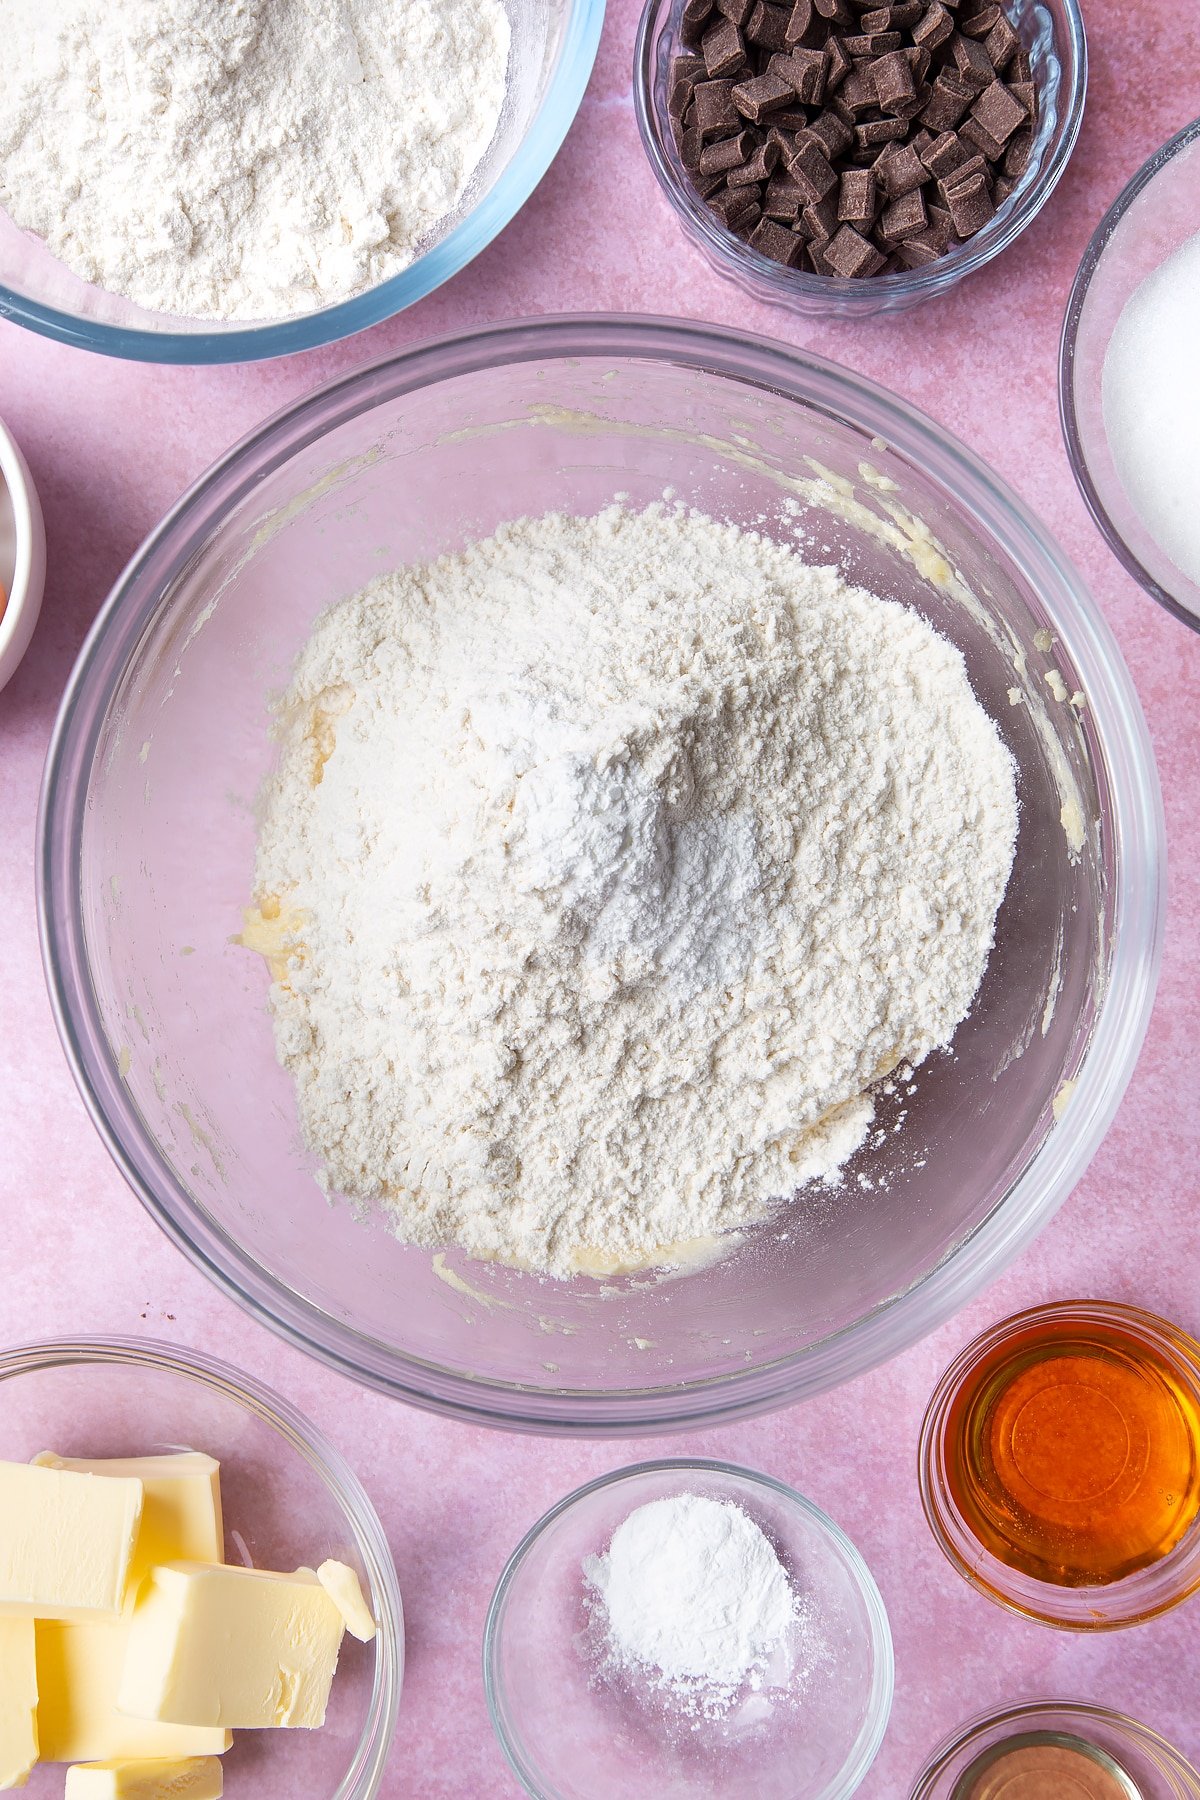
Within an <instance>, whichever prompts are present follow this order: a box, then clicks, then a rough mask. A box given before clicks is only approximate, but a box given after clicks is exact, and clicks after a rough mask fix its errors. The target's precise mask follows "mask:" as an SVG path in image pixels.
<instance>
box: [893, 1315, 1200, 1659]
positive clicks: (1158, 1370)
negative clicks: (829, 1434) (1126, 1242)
mask: <svg viewBox="0 0 1200 1800" xmlns="http://www.w3.org/2000/svg"><path fill="white" fill-rule="evenodd" d="M920 1479H921V1500H922V1503H923V1505H924V1507H925V1515H926V1517H927V1519H928V1520H929V1524H930V1527H931V1529H932V1531H933V1534H934V1537H935V1538H936V1539H937V1541H938V1543H939V1544H940V1546H941V1548H942V1549H943V1550H944V1552H945V1553H946V1555H947V1556H948V1557H949V1559H950V1561H951V1562H952V1563H954V1565H955V1566H956V1568H957V1569H958V1570H959V1572H960V1573H961V1574H963V1575H965V1576H966V1578H967V1580H968V1581H970V1582H972V1583H973V1584H974V1585H975V1586H976V1587H977V1588H979V1589H980V1590H981V1591H982V1592H983V1593H985V1594H987V1595H988V1597H989V1598H990V1599H992V1600H995V1601H996V1602H998V1604H999V1605H1001V1606H1006V1607H1008V1608H1009V1609H1010V1610H1011V1611H1013V1612H1018V1613H1023V1614H1024V1615H1025V1616H1026V1617H1028V1618H1031V1619H1038V1620H1041V1621H1042V1622H1043V1623H1045V1624H1047V1625H1058V1626H1062V1627H1065V1628H1068V1629H1071V1630H1077V1631H1105V1630H1112V1629H1114V1628H1116V1627H1118V1626H1122V1625H1135V1624H1137V1623H1139V1622H1140V1621H1141V1620H1143V1619H1150V1618H1153V1617H1154V1616H1155V1615H1156V1614H1158V1613H1162V1612H1166V1611H1167V1609H1168V1608H1169V1607H1172V1606H1176V1605H1178V1603H1179V1602H1180V1601H1181V1600H1184V1599H1186V1598H1187V1596H1188V1595H1189V1594H1192V1593H1195V1592H1196V1591H1197V1589H1200V1523H1198V1521H1200V1344H1197V1343H1196V1342H1195V1340H1194V1339H1192V1338H1190V1337H1188V1336H1187V1334H1186V1333H1185V1332H1182V1331H1180V1330H1179V1329H1178V1328H1177V1327H1176V1326H1174V1325H1171V1324H1169V1323H1168V1322H1167V1321H1166V1320H1165V1319H1160V1318H1156V1317H1155V1316H1154V1315H1153V1314H1151V1313H1146V1312H1142V1311H1140V1310H1139V1309H1138V1308H1136V1307H1131V1306H1121V1305H1117V1304H1115V1303H1111V1302H1105V1301H1090V1300H1088V1301H1085V1300H1072V1301H1065V1302H1063V1303H1061V1304H1057V1305H1052V1306H1040V1307H1035V1308H1034V1309H1033V1310H1032V1311H1030V1312H1024V1313H1018V1314H1016V1315H1015V1316H1014V1317H1013V1318H1010V1319H1005V1320H1003V1321H1002V1322H1001V1323H1000V1324H998V1325H994V1326H993V1327H992V1328H991V1330H989V1331H986V1332H984V1334H983V1335H982V1336H981V1337H978V1338H976V1340H975V1342H974V1343H972V1344H969V1345H968V1346H967V1348H966V1349H965V1350H964V1351H963V1352H962V1354H961V1356H959V1357H958V1359H957V1360H956V1361H955V1362H954V1363H952V1364H951V1366H950V1368H948V1369H947V1370H946V1373H945V1374H944V1375H943V1376H942V1379H941V1381H940V1382H939V1383H938V1386H937V1389H936V1390H935V1392H934V1395H933V1398H932V1400H931V1401H930V1403H929V1407H928V1410H927V1411H926V1414H925V1420H924V1424H923V1425H922V1428H921V1449H920Z"/></svg>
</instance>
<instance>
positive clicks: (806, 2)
mask: <svg viewBox="0 0 1200 1800" xmlns="http://www.w3.org/2000/svg"><path fill="white" fill-rule="evenodd" d="M828 30H829V27H828V26H827V25H826V23H825V20H824V19H823V18H822V17H821V15H820V13H819V12H818V11H817V9H816V7H815V6H814V5H813V0H795V5H794V6H793V7H792V11H791V16H790V18H789V19H788V26H787V33H786V36H787V41H788V44H789V45H792V46H794V45H796V44H802V45H804V47H805V48H806V49H810V50H819V49H821V48H822V46H823V45H824V42H825V38H826V36H827V34H828Z"/></svg>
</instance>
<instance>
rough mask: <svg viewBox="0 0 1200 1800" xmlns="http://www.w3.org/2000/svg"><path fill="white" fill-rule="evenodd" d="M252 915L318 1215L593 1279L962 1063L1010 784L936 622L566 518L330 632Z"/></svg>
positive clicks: (810, 1161)
mask: <svg viewBox="0 0 1200 1800" xmlns="http://www.w3.org/2000/svg"><path fill="white" fill-rule="evenodd" d="M278 730H279V736H280V757H279V764H278V768H277V770H276V772H275V774H274V776H273V777H272V779H271V780H270V782H269V784H268V787H267V790H266V792H265V794H264V797H263V806H262V817H261V826H260V836H259V846H258V859H257V867H256V902H257V904H256V907H255V909H253V910H252V912H251V913H250V915H249V916H248V920H247V928H246V931H245V933H244V937H243V941H244V942H246V943H247V944H248V945H250V946H251V947H254V948H258V949H261V950H263V951H264V952H265V953H267V955H268V956H269V958H270V960H271V966H272V970H273V973H274V975H275V980H274V983H273V986H272V989H271V1007H272V1013H273V1018H274V1027H275V1040H276V1048H277V1051H278V1054H279V1057H280V1059H281V1061H282V1062H283V1063H284V1065H285V1066H286V1067H287V1068H288V1069H289V1070H290V1072H291V1073H292V1075H293V1077H294V1079H295V1084H296V1094H297V1100H298V1104H299V1111H300V1119H301V1123H302V1127H303V1130H304V1133H305V1137H306V1139H307V1141H308V1143H309V1145H310V1146H311V1147H312V1149H313V1150H314V1151H315V1152H316V1153H317V1155H318V1156H319V1158H320V1159H321V1163H322V1166H323V1171H324V1174H323V1179H324V1180H325V1181H326V1182H327V1184H328V1185H329V1187H330V1188H331V1189H334V1190H337V1191H339V1192H341V1193H342V1194H344V1195H347V1196H349V1197H350V1198H351V1199H352V1200H357V1201H362V1202H366V1203H370V1204H373V1205H378V1206H381V1207H382V1208H383V1209H384V1212H385V1216H386V1217H387V1219H388V1221H389V1223H390V1224H391V1226H392V1228H393V1229H394V1230H395V1232H396V1233H397V1235H398V1236H400V1237H401V1238H402V1239H404V1240H405V1241H406V1242H410V1243H415V1244H423V1245H428V1246H430V1247H435V1248H442V1247H445V1246H447V1245H457V1246H460V1247H461V1248H463V1249H464V1250H466V1251H467V1252H468V1253H469V1254H471V1255H474V1256H477V1257H484V1258H494V1259H498V1260H501V1261H504V1262H508V1263H512V1264H515V1265H518V1266H522V1267H526V1268H532V1269H536V1270H540V1271H543V1272H546V1273H549V1274H552V1275H556V1276H566V1275H570V1274H572V1273H576V1272H579V1271H580V1270H591V1271H597V1270H603V1269H620V1268H633V1267H638V1266H646V1265H648V1264H653V1263H655V1262H662V1261H670V1260H671V1259H672V1247H677V1246H678V1245H680V1244H681V1243H686V1242H689V1241H693V1240H696V1239H700V1238H705V1237H708V1236H712V1235H717V1234H721V1233H724V1232H727V1231H730V1230H733V1229H737V1228H741V1227H743V1226H746V1225H748V1224H752V1223H754V1222H756V1221H758V1220H761V1219H763V1218H764V1217H766V1216H767V1215H768V1214H769V1213H770V1212H771V1211H772V1209H775V1208H778V1206H779V1205H780V1204H781V1203H783V1202H785V1201H787V1200H788V1199H789V1198H790V1197H791V1196H793V1195H795V1194H796V1192H797V1190H798V1189H800V1188H801V1187H802V1186H803V1185H804V1184H805V1183H807V1182H812V1181H825V1182H828V1181H833V1180H836V1178H837V1171H838V1170H839V1169H840V1167H841V1166H842V1164H843V1163H844V1162H845V1161H846V1159H847V1157H848V1156H849V1155H850V1154H851V1153H852V1152H853V1151H854V1150H855V1149H856V1148H857V1147H858V1145H859V1144H860V1143H861V1142H862V1141H863V1139H864V1138H865V1136H866V1134H867V1132H868V1129H869V1127H870V1123H871V1120H872V1116H873V1109H872V1089H873V1086H874V1084H875V1083H877V1082H878V1081H880V1080H881V1079H882V1078H884V1077H886V1076H887V1075H888V1073H889V1072H890V1071H892V1070H894V1069H895V1068H897V1066H898V1065H900V1064H902V1063H906V1064H909V1065H915V1064H917V1063H919V1062H920V1061H921V1060H922V1059H923V1058H924V1057H926V1056H928V1055H929V1054H930V1052H931V1051H933V1050H935V1049H937V1048H938V1047H939V1046H941V1045H944V1044H946V1043H948V1042H949V1040H950V1038H951V1037H952V1036H953V1033H954V1031H955V1028H956V1027H957V1025H958V1024H959V1023H960V1021H961V1020H962V1019H963V1018H964V1016H965V1015H966V1013H967V1011H968V1009H969V1008H970V1005H971V1002H972V1000H973V998H974V996H975V993H976V990H977V989H978V987H979V983H980V980H981V978H982V976H983V972H984V969H985V966H986V964H987V959H988V954H989V951H990V949H991V945H992V934H993V926H994V920H995V916H996V910H997V908H998V906H999V904H1000V901H1001V899H1002V897H1003V894H1004V890H1005V886H1006V883H1007V881H1008V875H1009V870H1010V868H1011V865H1012V859H1013V849H1014V843H1015V838H1016V829H1017V805H1016V793H1015V782H1014V767H1013V763H1012V759H1011V757H1010V756H1009V754H1008V752H1007V750H1006V749H1005V747H1004V745H1003V743H1002V742H1001V739H1000V737H999V734H998V733H997V731H996V728H995V726H994V725H993V723H992V722H991V720H990V719H989V718H988V716H987V714H986V713H985V712H984V711H983V709H982V707H981V706H980V705H979V703H978V702H977V700H976V699H975V696H974V695H973V693H972V691H971V687H970V684H969V681H968V679H967V674H966V670H965V667H964V664H963V660H962V657H961V656H960V654H959V653H958V651H957V650H955V649H954V648H953V647H952V646H951V645H950V644H949V643H947V642H946V641H945V639H943V638H942V637H940V636H939V635H938V634H937V633H936V632H935V631H934V630H933V629H932V628H931V627H930V626H929V625H928V624H926V623H925V621H924V620H922V619H921V618H920V617H919V616H918V615H917V614H916V613H914V612H912V611H910V610H909V609H907V608H905V607H903V606H900V605H898V604H896V603H895V602H892V601H888V600H881V599H878V598H876V597H875V596H873V595H871V594H869V593H866V592H864V591H863V590H862V589H860V588H855V587H852V586H851V585H849V584H848V583H847V582H846V581H845V580H844V579H843V578H842V577H841V575H839V573H838V572H837V571H836V570H834V569H831V568H813V567H810V566H808V565H806V564H805V563H804V562H803V561H802V560H801V559H800V557H799V556H798V555H797V554H796V553H795V552H794V551H792V550H790V549H789V548H787V547H785V546H783V545H780V544H777V543H775V542H772V541H771V540H770V539H769V538H767V537H764V536H760V535H758V534H756V533H754V532H749V531H742V530H739V529H737V528H736V527H734V526H730V525H722V524H718V523H715V522H714V521H713V520H711V519H707V518H703V517H701V516H699V515H697V514H696V513H693V512H689V511H686V510H683V509H680V508H673V507H669V506H665V505H657V506H651V507H649V508H648V509H646V510H645V511H643V512H633V511H630V510H627V509H624V508H622V507H619V506H614V507H610V508H608V509H607V510H605V511H603V512H601V513H599V514H598V515H596V516H595V517H589V518H573V517H568V516H565V515H562V514H550V515H548V516H547V517H545V518H541V519H522V520H518V521H516V522H514V523H511V524H508V525H504V526H502V527H501V528H500V529H499V530H498V531H497V532H496V533H495V534H494V535H493V536H492V537H490V538H488V539H486V540H484V541H482V542H478V543H473V544H470V545H468V546H467V548H466V549H464V550H462V551H461V552H459V553H457V554H454V555H448V556H445V557H442V558H441V559H440V560H438V561H436V562H433V563H429V564H426V565H424V566H422V567H416V568H405V569H400V570H398V571H396V572H395V573H393V574H390V575H386V576H384V577H382V578H381V579H380V580H378V581H376V582H375V583H373V584H372V585H371V586H370V587H369V588H367V589H366V590H365V591H364V592H363V593H360V594H357V595H355V596H353V597H352V598H350V599H348V600H344V601H341V602H339V603H338V604H336V605H334V606H332V607H330V608H329V609H328V610H327V611H326V612H325V613H324V614H323V615H322V616H321V618H320V619H318V621H317V623H316V625H315V627H314V629H313V632H312V634H311V637H310V639H309V641H308V643H307V644H306V645H305V647H304V648H303V650H302V651H301V654H300V656H299V658H298V661H297V664H296V667H295V671H294V674H293V677H292V681H291V684H290V686H289V688H288V691H287V693H286V695H285V697H284V699H283V702H282V704H281V707H280V710H279V716H278Z"/></svg>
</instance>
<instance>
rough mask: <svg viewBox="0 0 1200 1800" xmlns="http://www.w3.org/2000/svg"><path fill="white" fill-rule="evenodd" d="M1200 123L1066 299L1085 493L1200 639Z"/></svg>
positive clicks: (1105, 233)
mask: <svg viewBox="0 0 1200 1800" xmlns="http://www.w3.org/2000/svg"><path fill="white" fill-rule="evenodd" d="M1198 287H1200V119H1196V120H1194V121H1193V123H1192V124H1190V125H1187V126H1185V127H1184V129H1183V130H1182V131H1180V132H1177V133H1176V135H1175V136H1174V137H1173V138H1170V139H1169V140H1168V142H1167V143H1165V144H1164V145H1163V146H1162V148H1161V149H1160V150H1157V151H1155V153H1154V155H1153V156H1152V157H1151V158H1150V159H1149V161H1148V162H1146V163H1145V164H1143V166H1142V167H1141V168H1140V169H1139V170H1138V172H1137V174H1136V175H1135V176H1134V177H1133V178H1132V180H1131V181H1130V182H1129V183H1128V185H1127V186H1126V187H1125V188H1124V189H1123V190H1122V191H1121V193H1120V194H1119V195H1118V196H1117V198H1116V199H1115V200H1114V201H1113V204H1112V205H1111V206H1110V207H1109V209H1108V211H1107V212H1106V213H1105V215H1104V217H1103V218H1102V219H1101V221H1100V223H1099V225H1098V226H1097V227H1096V230H1095V232H1094V233H1093V236H1092V239H1091V242H1090V243H1089V244H1088V247H1087V249H1086V251H1085V252H1084V256H1083V261H1082V262H1081V263H1080V265H1079V271H1078V273H1077V275H1076V277H1075V282H1074V285H1073V287H1072V289H1071V296H1070V299H1069V301H1068V303H1067V312H1066V318H1065V320H1064V323H1063V333H1062V346H1061V352H1060V357H1059V383H1058V394H1059V410H1060V413H1061V417H1062V428H1063V436H1064V437H1065V439H1066V445H1067V454H1068V456H1069V458H1070V462H1071V468H1072V470H1073V472H1074V475H1075V479H1076V481H1077V482H1078V483H1079V489H1080V492H1081V493H1082V495H1083V498H1084V500H1085V501H1086V502H1087V506H1088V509H1089V511H1090V512H1091V515H1092V517H1093V518H1094V519H1095V521H1096V523H1097V525H1098V526H1099V527H1100V530H1101V531H1102V532H1103V533H1104V536H1105V538H1106V539H1107V541H1108V544H1109V547H1110V548H1111V549H1112V551H1113V552H1114V554H1115V555H1116V557H1117V558H1118V560H1119V561H1120V562H1121V564H1122V565H1123V567H1124V568H1125V569H1126V570H1127V571H1128V573H1129V574H1130V575H1132V576H1133V579H1134V580H1135V581H1136V582H1138V583H1139V584H1140V585H1141V586H1142V587H1143V588H1145V590H1146V592H1147V593H1148V594H1151V595H1153V597H1154V599H1155V600H1157V601H1158V602H1159V603H1160V605H1162V606H1165V607H1166V609H1167V611H1168V612H1171V613H1173V614H1174V615H1175V617H1176V618H1177V619H1182V620H1183V622H1184V624H1186V625H1190V626H1191V627H1192V628H1193V630H1198V631H1200V405H1198V404H1197V395H1198V394H1200V314H1198V313H1197V304H1196V294H1197V290H1198Z"/></svg>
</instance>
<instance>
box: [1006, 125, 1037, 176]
mask: <svg viewBox="0 0 1200 1800" xmlns="http://www.w3.org/2000/svg"><path fill="white" fill-rule="evenodd" d="M1032 151H1033V132H1032V131H1031V130H1030V128H1029V127H1028V126H1026V127H1025V129H1024V131H1018V132H1014V134H1013V136H1012V137H1011V138H1009V140H1008V149H1007V150H1006V151H1005V152H1004V173H1005V174H1006V175H1007V176H1009V177H1010V178H1011V179H1012V180H1013V181H1020V179H1021V177H1022V175H1023V174H1024V173H1025V171H1026V169H1027V168H1028V167H1029V158H1030V155H1031V154H1032Z"/></svg>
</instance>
